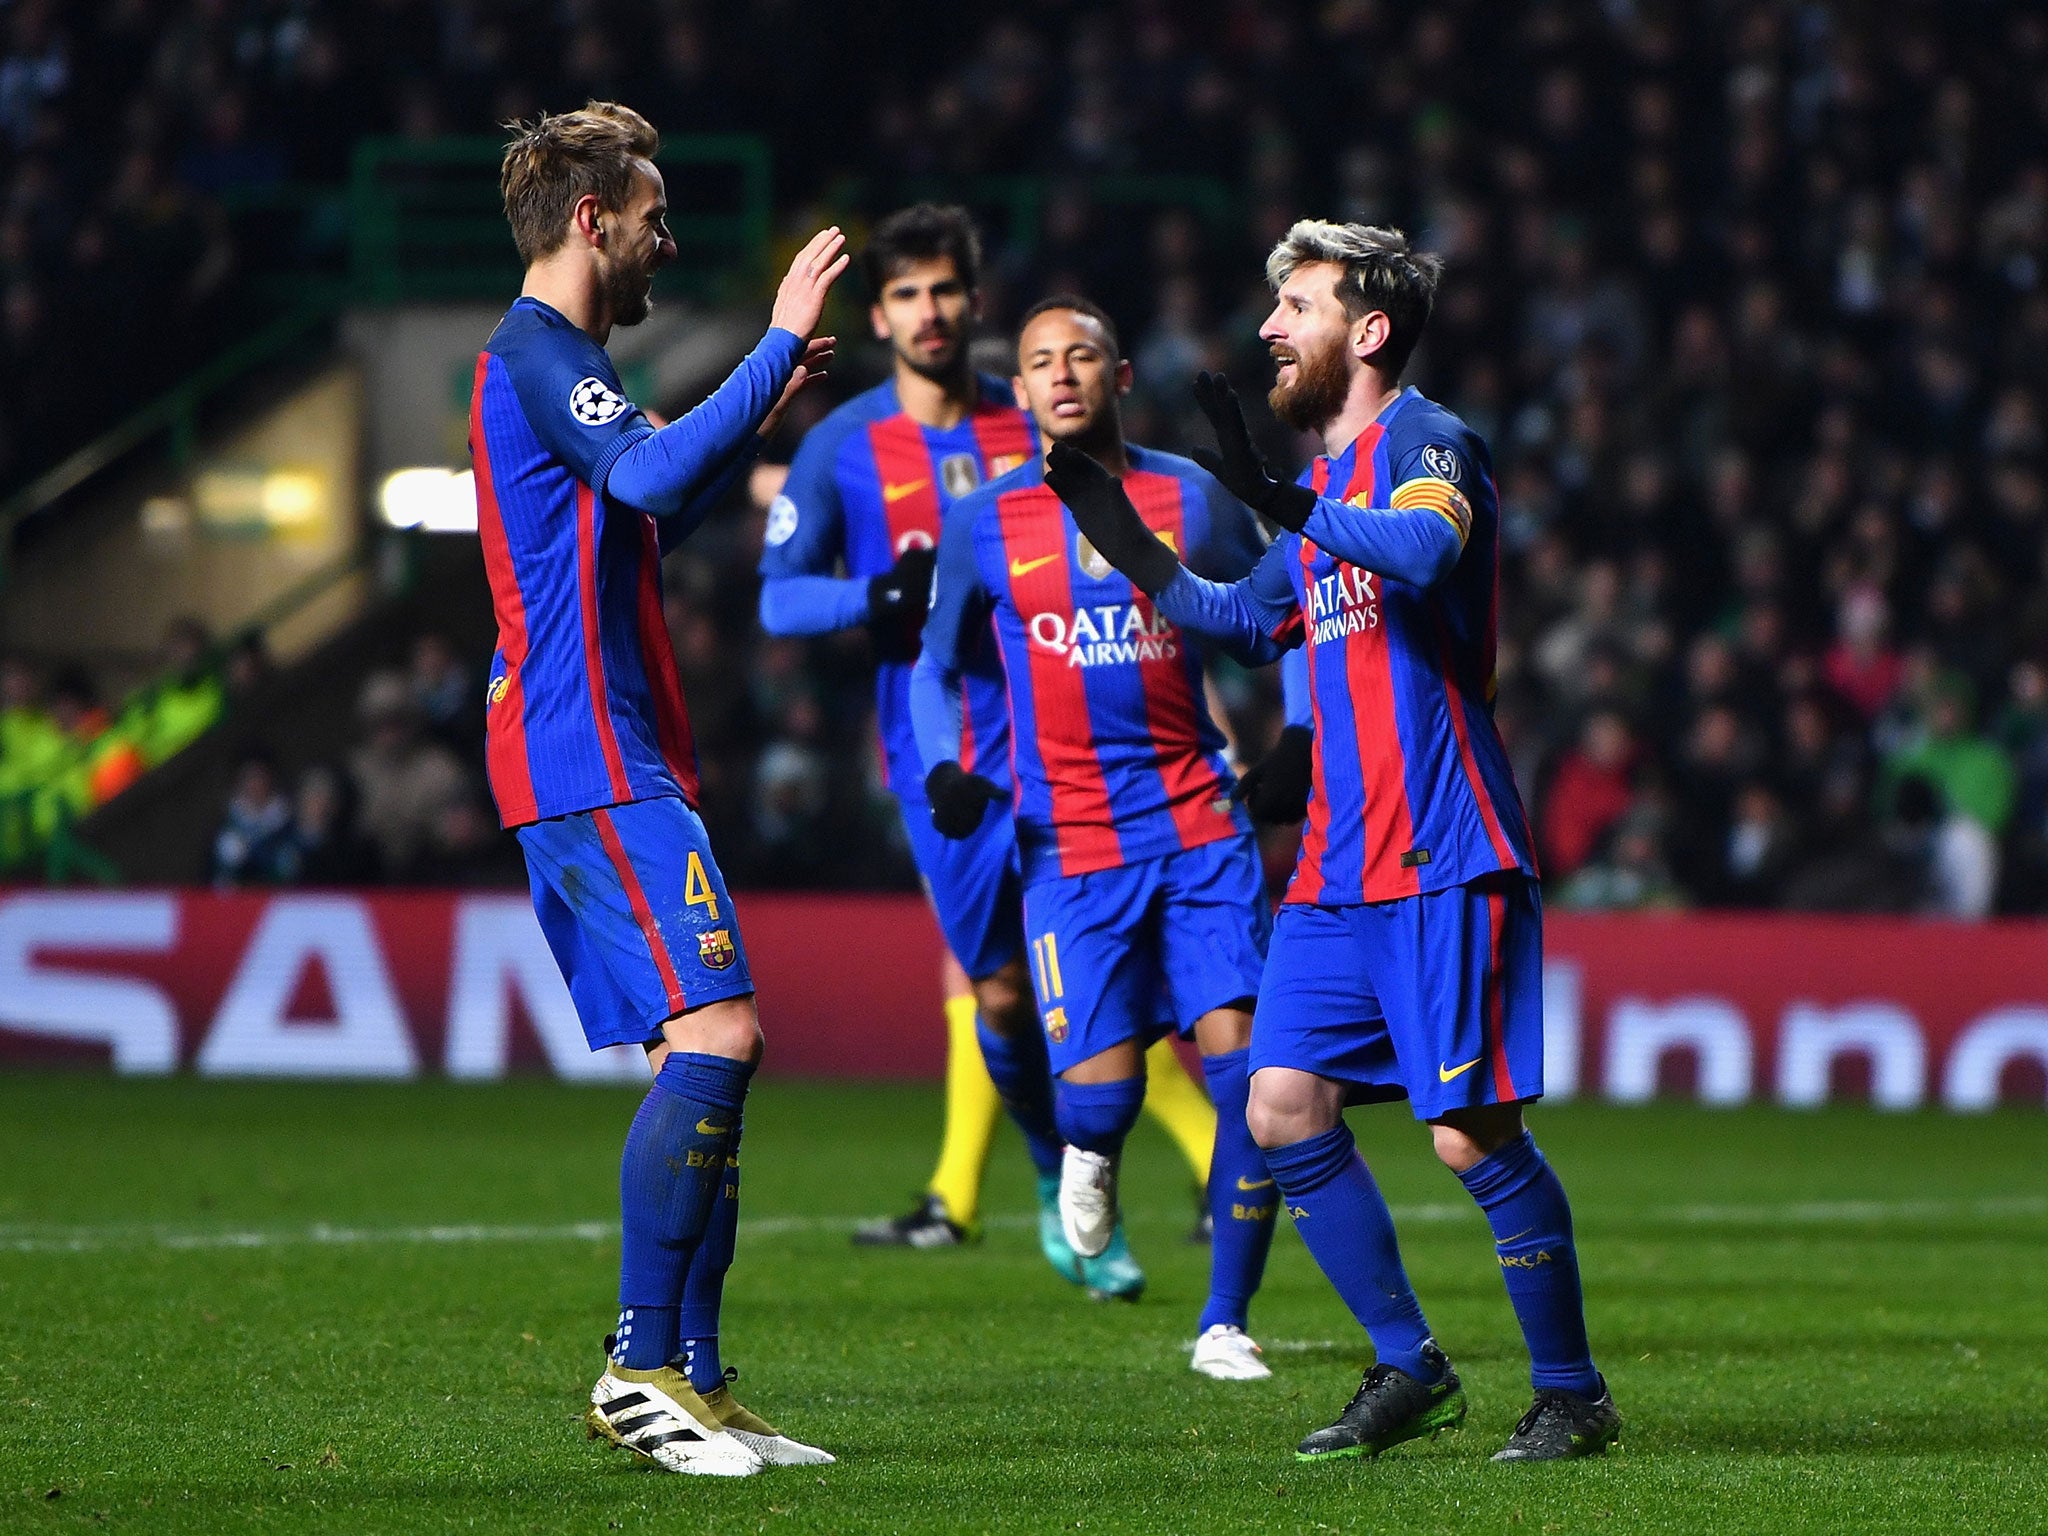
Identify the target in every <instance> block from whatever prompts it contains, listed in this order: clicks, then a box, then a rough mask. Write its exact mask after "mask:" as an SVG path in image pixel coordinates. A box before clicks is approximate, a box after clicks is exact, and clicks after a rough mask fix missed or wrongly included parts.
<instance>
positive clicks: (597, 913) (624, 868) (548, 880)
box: [519, 798, 754, 1051]
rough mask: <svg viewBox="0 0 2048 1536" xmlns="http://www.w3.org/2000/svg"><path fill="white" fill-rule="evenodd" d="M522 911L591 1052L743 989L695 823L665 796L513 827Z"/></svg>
mask: <svg viewBox="0 0 2048 1536" xmlns="http://www.w3.org/2000/svg"><path fill="white" fill-rule="evenodd" d="M519 846H520V848H521V849H523V850H524V851H525V854H526V876H527V881H528V883H529V884H530V885H531V886H532V887H533V910H534V913H535V915H536V916H538V917H539V918H540V931H541V932H542V933H543V934H545V935H546V936H547V941H548V948H549V949H551V950H553V951H554V955H555V964H557V965H559V966H560V967H561V968H562V979H563V980H564V981H566V982H568V983H569V996H570V997H571V998H573V999H574V1000H575V1003H576V1016H577V1017H578V1018H579V1019H581V1020H582V1021H583V1033H584V1036H585V1038H587V1039H588V1040H589V1041H590V1048H591V1049H592V1050H593V1051H596V1050H602V1049H603V1048H604V1047H605V1046H608V1045H640V1044H644V1043H646V1042H647V1041H650V1040H656V1039H659V1038H660V1037H661V1026H662V1022H663V1021H664V1020H666V1019H671V1018H674V1017H675V1016H676V1015H677V1014H679V1013H682V1012H683V1011H684V1010H686V1009H690V1008H701V1007H703V1006H704V1004H706V1003H715V1002H718V1001H720V1000H721V999H723V998H728V997H744V996H746V995H747V994H748V993H751V992H752V991H753V990H754V979H753V977H751V976H749V975H748V974H747V952H746V950H745V949H743V948H742V947H741V945H740V929H739V923H738V921H737V920H736V919H735V918H734V916H733V910H732V897H731V896H729V895H728V894H726V889H725V877H724V876H723V875H721V874H720V873H719V872H718V861H717V860H715V859H714V858H712V857H711V844H710V842H709V841H708V840H707V839H706V838H705V836H704V823H703V822H702V821H700V820H699V819H698V818H697V813H696V812H695V811H693V810H691V809H690V808H689V806H687V805H685V804H684V803H683V802H682V801H680V800H677V799H674V798H666V799H660V800H636V801H634V802H633V803H632V804H630V805H614V806H611V807H609V808H607V809H604V810H596V811H578V812H576V813H575V814H574V815H570V816H557V817H555V818H554V819H553V820H551V821H539V822H535V823H534V824H533V825H532V826H527V827H521V828H520V829H519Z"/></svg>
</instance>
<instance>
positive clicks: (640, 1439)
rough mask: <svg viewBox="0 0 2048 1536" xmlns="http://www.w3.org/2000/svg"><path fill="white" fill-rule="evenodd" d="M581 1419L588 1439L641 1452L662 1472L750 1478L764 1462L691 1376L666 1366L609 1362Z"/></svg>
mask: <svg viewBox="0 0 2048 1536" xmlns="http://www.w3.org/2000/svg"><path fill="white" fill-rule="evenodd" d="M583 1422H584V1423H585V1424H586V1425H587V1426H589V1429H590V1434H591V1438H592V1439H605V1440H609V1441H611V1443H612V1444H613V1445H616V1446H621V1447H623V1448H624V1449H626V1450H629V1451H631V1452H633V1453H634V1454H635V1455H636V1456H645V1457H646V1458H647V1459H648V1460H649V1461H651V1462H653V1463H654V1464H655V1465H656V1466H658V1467H660V1468H661V1469H662V1470H663V1471H665V1472H687V1473H691V1474H693V1475H695V1476H699V1477H751V1476H752V1475H753V1474H754V1473H756V1472H758V1471H760V1470H761V1468H762V1466H763V1465H764V1463H763V1461H762V1458H761V1456H760V1455H759V1453H757V1452H756V1451H755V1450H754V1449H753V1447H751V1446H749V1445H748V1444H747V1443H746V1442H745V1441H744V1440H742V1439H740V1437H739V1436H737V1435H734V1434H732V1433H730V1432H729V1431H727V1430H726V1429H725V1428H724V1427H723V1426H722V1425H720V1423H719V1422H718V1416H717V1415H716V1414H714V1413H713V1412H712V1411H711V1409H710V1408H709V1407H708V1406H706V1404H705V1402H704V1399H703V1398H701V1397H699V1396H698V1395H697V1394H696V1393H695V1392H694V1391H692V1390H691V1388H690V1378H689V1377H687V1376H685V1375H684V1374H683V1373H682V1372H681V1371H678V1370H675V1369H672V1368H671V1367H669V1366H663V1367H662V1368H661V1369H660V1370H658V1371H630V1370H627V1369H626V1368H625V1367H624V1366H622V1365H615V1364H613V1363H611V1362H610V1361H609V1360H607V1361H606V1363H605V1369H604V1374H603V1375H602V1376H600V1377H598V1378H597V1385H596V1386H594V1387H592V1388H591V1389H590V1410H589V1411H588V1412H587V1413H585V1414H584V1415H583Z"/></svg>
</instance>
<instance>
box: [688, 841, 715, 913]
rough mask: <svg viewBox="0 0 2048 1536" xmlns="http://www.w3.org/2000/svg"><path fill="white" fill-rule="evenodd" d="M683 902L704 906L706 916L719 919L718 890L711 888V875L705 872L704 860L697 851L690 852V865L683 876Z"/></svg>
mask: <svg viewBox="0 0 2048 1536" xmlns="http://www.w3.org/2000/svg"><path fill="white" fill-rule="evenodd" d="M683 902H684V904H685V905H687V906H692V907H702V908H703V909H704V914H705V916H707V917H708V918H710V919H711V921H712V922H714V923H715V922H717V921H718V892H716V891H715V890H713V889H712V888H711V877H710V876H709V875H707V874H705V873H704V861H703V860H702V859H700V858H698V857H697V855H696V853H695V852H692V853H691V854H690V867H689V869H688V871H687V872H686V873H685V874H684V876H683Z"/></svg>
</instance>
